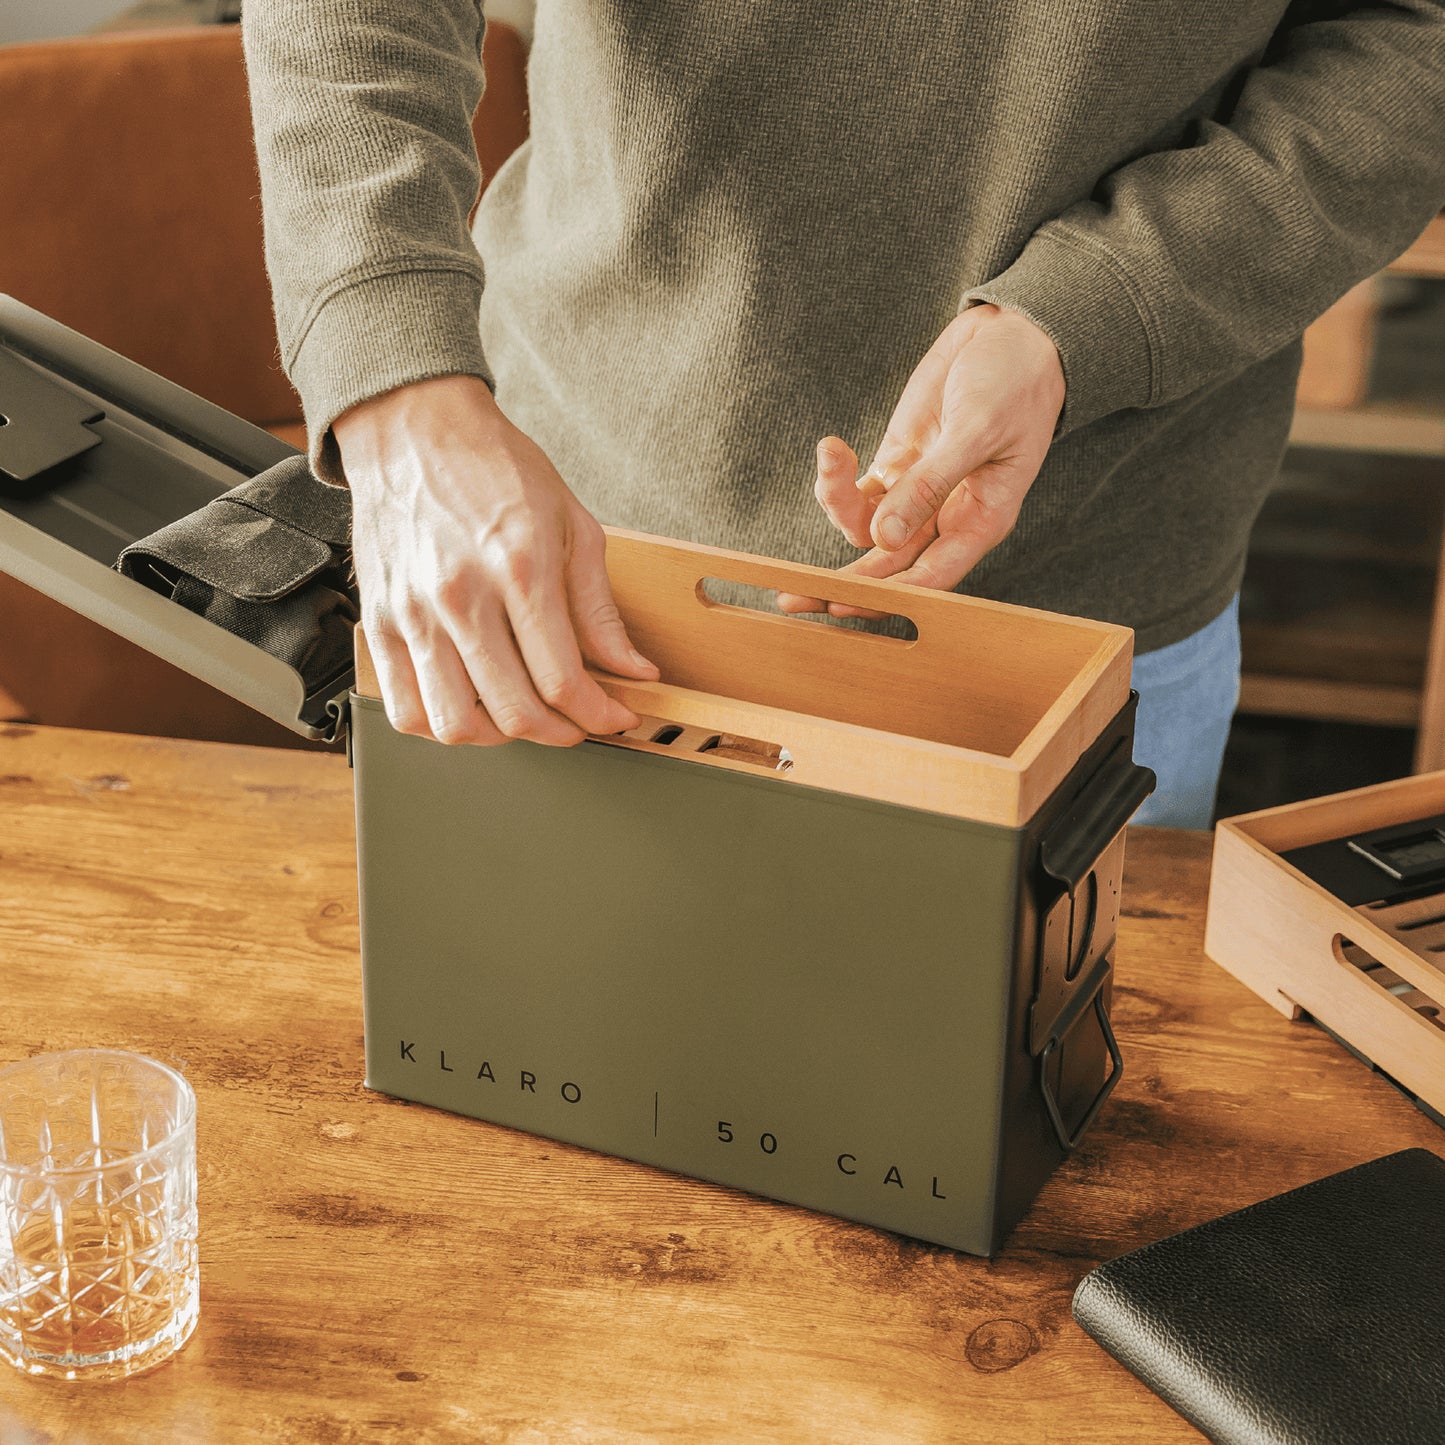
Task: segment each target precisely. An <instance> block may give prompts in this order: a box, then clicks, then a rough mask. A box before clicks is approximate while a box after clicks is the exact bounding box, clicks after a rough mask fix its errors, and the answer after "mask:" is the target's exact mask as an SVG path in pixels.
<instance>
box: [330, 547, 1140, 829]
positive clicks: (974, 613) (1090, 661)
mask: <svg viewBox="0 0 1445 1445" xmlns="http://www.w3.org/2000/svg"><path fill="white" fill-rule="evenodd" d="M607 569H608V573H609V576H610V577H611V580H612V586H613V592H614V595H615V597H616V599H617V604H618V607H619V609H620V610H621V612H622V616H623V619H624V620H625V622H626V623H627V627H628V630H629V633H630V634H631V636H632V638H633V640H634V642H635V643H636V644H637V646H638V648H639V649H640V650H641V651H642V652H643V653H644V654H645V655H646V656H647V657H649V658H651V659H652V660H653V661H654V662H655V663H657V665H658V667H659V668H660V669H661V672H662V677H663V679H664V680H663V681H661V682H657V683H638V682H631V681H628V680H626V679H623V678H617V677H613V676H611V675H610V674H606V673H601V672H594V674H593V675H594V676H595V677H597V679H598V681H599V682H601V683H602V685H603V686H604V687H605V688H606V689H607V690H608V692H610V693H611V694H612V695H613V696H615V697H617V698H619V699H620V700H622V701H623V702H625V703H626V704H627V706H628V707H630V708H632V710H633V711H634V712H636V713H637V714H638V715H639V717H642V718H643V719H644V722H643V725H642V726H641V727H639V728H636V729H634V730H633V731H632V733H631V734H627V735H623V736H620V737H614V738H598V739H595V740H594V741H597V742H600V743H604V744H606V745H608V746H616V747H629V748H634V749H639V750H642V751H648V752H661V753H667V754H669V755H670V756H675V757H678V758H680V759H684V760H686V761H689V762H694V763H703V764H706V765H707V766H711V767H724V768H728V767H731V768H742V769H745V770H747V771H749V772H753V773H756V772H758V771H759V768H760V763H759V761H758V759H759V757H764V756H773V757H774V758H775V759H776V760H781V756H782V754H784V753H786V755H787V758H788V760H789V761H790V763H791V766H790V767H787V768H777V767H766V768H763V771H765V772H766V773H767V774H768V776H770V777H776V778H778V779H779V780H781V781H791V782H798V783H805V784H812V785H814V786H818V787H825V788H832V789H836V790H838V791H841V792H850V793H854V794H857V795H858V796H861V797H868V798H876V799H880V800H883V801H886V802H893V803H901V804H905V805H907V806H912V807H920V808H927V809H930V810H932V811H935V812H942V813H950V814H954V815H956V816H960V817H968V818H973V819H977V820H979V821H982V822H990V823H1001V824H1004V825H1006V826H1010V827H1017V826H1020V825H1022V824H1023V823H1025V822H1027V821H1028V819H1029V818H1030V817H1032V815H1033V813H1034V811H1035V810H1036V809H1037V807H1038V806H1039V804H1040V803H1042V802H1043V800H1044V799H1045V798H1047V797H1048V795H1049V794H1050V793H1051V792H1052V791H1053V789H1054V788H1055V787H1056V786H1057V785H1058V783H1059V782H1060V781H1061V780H1062V779H1063V777H1064V776H1065V775H1066V774H1067V773H1068V771H1069V769H1070V768H1071V767H1072V766H1073V765H1074V763H1075V762H1076V761H1077V760H1078V758H1079V756H1080V754H1081V753H1082V752H1083V751H1084V750H1085V749H1086V748H1087V747H1088V746H1089V744H1090V743H1092V742H1093V741H1094V739H1095V738H1097V737H1098V735H1099V733H1100V732H1101V731H1102V730H1103V728H1104V727H1105V725H1106V724H1107V723H1108V722H1109V721H1110V719H1112V718H1113V717H1114V715H1115V714H1116V713H1117V712H1118V711H1119V709H1120V708H1121V707H1122V706H1123V705H1124V703H1125V702H1126V700H1127V698H1128V693H1129V670H1130V662H1131V657H1132V634H1131V633H1130V632H1129V631H1128V629H1127V628H1122V627H1115V626H1111V625H1108V624H1106V623H1100V622H1088V621H1083V620H1081V619H1078V618H1071V617H1060V616H1056V615H1055V614H1053V613H1047V612H1038V611H1034V610H1031V609H1028V608H1022V607H1010V606H1005V605H1003V604H1001V603H994V602H984V601H980V600H978V599H975V598H968V597H960V596H958V595H957V594H954V593H951V592H948V593H940V592H934V591H930V590H928V589H926V588H921V587H912V586H908V585H906V584H903V583H898V582H892V581H879V580H875V579H870V578H861V577H853V576H843V575H840V574H839V573H836V572H830V571H828V570H826V569H824V568H819V567H805V566H802V565H800V564H795V563H784V562H775V561H770V560H768V559H766V558H761V557H751V556H746V555H744V554H741V553H736V552H727V551H723V550H721V549H718V548H713V547H702V546H698V545H695V544H691V543H683V542H670V541H664V540H662V539H659V538H655V537H647V536H643V535H641V534H639V533H634V532H623V531H617V530H613V529H609V531H608V542H607ZM711 578H716V579H719V580H721V581H724V582H735V583H742V584H744V585H747V586H753V587H761V588H766V589H769V590H772V591H789V592H797V593H802V594H804V595H807V596H822V597H824V598H825V599H827V600H828V601H835V602H843V603H850V604H853V605H855V606H858V607H865V608H870V609H873V610H875V611H879V612H885V613H890V614H895V615H900V616H903V617H906V618H908V619H909V621H911V622H912V623H913V625H914V627H915V628H916V629H917V634H918V635H917V638H916V640H912V641H904V640H902V639H899V638H894V637H883V636H878V635H876V634H873V633H866V632H857V631H853V630H850V629H845V628H840V627H836V626H832V625H829V624H828V623H825V622H822V621H814V620H810V619H807V618H801V617H786V616H783V615H780V614H774V613H766V612H761V611H757V610H755V609H753V608H749V607H738V606H733V605H730V604H727V603H720V602H716V601H714V600H713V599H712V598H711V597H709V596H708V594H707V591H706V590H705V584H706V583H707V582H708V580H709V579H711ZM357 637H358V655H357V683H356V690H357V692H358V693H359V694H361V695H362V696H368V697H376V696H378V693H377V689H376V678H375V673H374V670H373V669H372V667H371V663H370V658H369V656H368V655H367V653H366V647H365V639H364V638H363V637H362V636H361V633H360V630H359V629H358V633H357ZM669 726H676V727H679V728H681V729H683V730H685V734H686V742H687V743H689V744H692V745H685V746H683V747H681V748H679V746H678V744H679V742H682V741H684V736H683V735H682V734H679V735H674V736H672V737H671V738H670V740H668V741H660V740H659V739H658V737H657V732H658V730H659V729H662V728H666V727H669ZM699 733H700V734H701V737H700V738H699V736H698V735H699ZM724 736H730V737H731V738H733V739H734V740H738V739H741V740H743V743H744V746H742V747H738V746H735V745H733V744H728V745H723V744H722V743H721V742H718V743H711V744H710V745H709V746H707V747H699V746H697V745H696V744H697V743H699V742H708V740H709V739H712V738H719V739H721V738H722V737H724ZM753 745H757V747H761V748H762V749H763V750H764V751H763V752H762V753H759V752H758V751H757V747H754V746H753ZM769 749H776V750H777V751H776V753H769V752H768V751H767V750H769Z"/></svg>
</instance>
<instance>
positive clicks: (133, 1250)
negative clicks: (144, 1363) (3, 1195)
mask: <svg viewBox="0 0 1445 1445" xmlns="http://www.w3.org/2000/svg"><path fill="white" fill-rule="evenodd" d="M195 1248H196V1246H195V1242H194V1240H192V1239H186V1238H177V1237H176V1236H175V1235H174V1234H171V1235H167V1234H166V1232H165V1230H164V1228H163V1224H162V1221H161V1220H160V1219H158V1218H156V1217H155V1216H154V1215H150V1214H147V1213H145V1212H144V1211H142V1210H139V1209H135V1208H130V1209H127V1208H125V1207H124V1205H123V1204H122V1205H116V1204H95V1203H90V1202H86V1201H83V1200H75V1201H72V1202H71V1203H70V1204H69V1205H68V1206H67V1207H66V1208H65V1209H64V1211H63V1213H62V1216H61V1218H60V1220H59V1228H57V1220H56V1218H55V1216H53V1215H51V1214H37V1215H36V1216H34V1218H32V1219H31V1220H29V1221H28V1222H27V1223H25V1224H24V1225H22V1226H21V1228H20V1229H19V1230H18V1231H17V1232H16V1234H15V1249H14V1258H13V1260H12V1261H11V1268H12V1269H13V1270H14V1271H15V1272H16V1276H17V1279H16V1281H15V1282H16V1283H17V1284H18V1285H19V1289H18V1291H17V1293H16V1295H15V1297H14V1298H13V1299H12V1300H10V1301H9V1302H8V1303H7V1304H6V1305H4V1306H0V1328H3V1330H4V1333H5V1334H7V1335H10V1336H12V1338H13V1337H14V1336H16V1335H18V1337H19V1341H20V1344H21V1347H22V1349H23V1350H24V1352H25V1353H26V1354H27V1355H28V1356H30V1357H31V1358H34V1359H37V1360H39V1359H44V1360H48V1361H49V1362H51V1366H52V1368H54V1367H55V1366H59V1367H60V1368H61V1370H62V1371H63V1370H64V1367H65V1366H66V1365H68V1364H74V1365H83V1366H85V1367H86V1369H85V1375H86V1378H103V1377H104V1376H105V1373H106V1371H105V1368H104V1367H105V1366H106V1364H108V1363H113V1364H114V1365H115V1374H116V1375H117V1376H119V1375H122V1374H128V1373H133V1372H134V1371H135V1369H136V1366H137V1363H138V1362H139V1361H140V1360H141V1359H142V1358H143V1357H145V1356H147V1355H149V1354H150V1353H152V1352H153V1351H159V1350H164V1349H167V1348H169V1347H171V1345H172V1344H173V1342H174V1341H175V1340H176V1338H177V1336H178V1334H181V1335H183V1334H185V1333H189V1329H190V1324H191V1321H192V1320H193V1319H194V1315H195V1310H196V1306H197V1299H196V1286H195V1280H196V1273H195ZM107 1357H113V1358H107Z"/></svg>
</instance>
